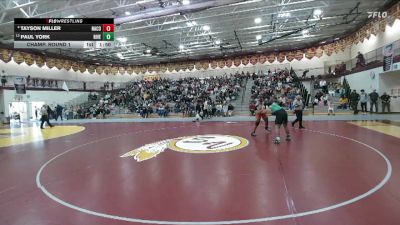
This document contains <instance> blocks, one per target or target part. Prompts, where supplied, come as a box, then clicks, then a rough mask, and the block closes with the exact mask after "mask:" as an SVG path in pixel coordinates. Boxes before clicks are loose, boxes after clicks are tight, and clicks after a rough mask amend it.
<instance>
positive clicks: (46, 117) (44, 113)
mask: <svg viewBox="0 0 400 225" xmlns="http://www.w3.org/2000/svg"><path fill="white" fill-rule="evenodd" d="M48 108H49V106H48V105H46V104H44V105H43V106H42V108H41V109H40V113H41V114H42V118H40V120H41V121H42V122H41V123H40V129H44V128H43V124H44V122H46V123H47V125H49V126H50V127H53V125H52V124H51V123H50V121H49V113H48V111H47V110H48Z"/></svg>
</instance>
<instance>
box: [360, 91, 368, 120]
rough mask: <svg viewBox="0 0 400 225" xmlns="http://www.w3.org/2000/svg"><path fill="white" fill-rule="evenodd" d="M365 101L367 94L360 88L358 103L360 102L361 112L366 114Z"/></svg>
mask: <svg viewBox="0 0 400 225" xmlns="http://www.w3.org/2000/svg"><path fill="white" fill-rule="evenodd" d="M367 102H368V95H367V93H365V91H364V89H362V90H361V94H360V103H361V112H362V113H363V114H367Z"/></svg>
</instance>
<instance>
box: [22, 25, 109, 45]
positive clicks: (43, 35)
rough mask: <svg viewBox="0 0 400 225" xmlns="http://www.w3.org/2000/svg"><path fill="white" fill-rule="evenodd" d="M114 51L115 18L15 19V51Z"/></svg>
mask: <svg viewBox="0 0 400 225" xmlns="http://www.w3.org/2000/svg"><path fill="white" fill-rule="evenodd" d="M113 47H114V19H113V18H15V19H14V48H113Z"/></svg>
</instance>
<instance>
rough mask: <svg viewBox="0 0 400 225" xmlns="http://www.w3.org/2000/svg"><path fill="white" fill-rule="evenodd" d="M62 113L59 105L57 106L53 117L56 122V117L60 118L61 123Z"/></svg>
mask: <svg viewBox="0 0 400 225" xmlns="http://www.w3.org/2000/svg"><path fill="white" fill-rule="evenodd" d="M62 112H63V107H62V106H61V105H59V104H57V106H56V116H55V119H56V121H57V120H58V117H61V121H62V120H63V116H62Z"/></svg>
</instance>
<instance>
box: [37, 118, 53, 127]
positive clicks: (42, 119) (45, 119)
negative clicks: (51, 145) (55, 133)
mask: <svg viewBox="0 0 400 225" xmlns="http://www.w3.org/2000/svg"><path fill="white" fill-rule="evenodd" d="M40 120H41V121H42V123H40V128H43V124H44V122H46V123H47V125H49V126H50V127H52V126H53V125H51V123H50V121H49V117H48V116H47V115H43V116H42V118H41V119H40Z"/></svg>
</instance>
